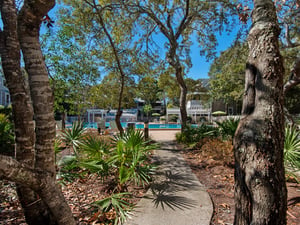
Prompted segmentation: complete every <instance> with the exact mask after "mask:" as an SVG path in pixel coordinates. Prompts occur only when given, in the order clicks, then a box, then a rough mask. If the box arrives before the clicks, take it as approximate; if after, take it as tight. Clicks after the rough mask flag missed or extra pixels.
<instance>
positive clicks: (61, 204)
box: [0, 155, 76, 225]
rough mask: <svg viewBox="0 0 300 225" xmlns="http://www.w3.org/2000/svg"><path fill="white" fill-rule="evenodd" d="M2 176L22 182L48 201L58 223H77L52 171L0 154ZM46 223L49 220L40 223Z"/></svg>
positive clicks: (0, 174)
mask: <svg viewBox="0 0 300 225" xmlns="http://www.w3.org/2000/svg"><path fill="white" fill-rule="evenodd" d="M0 177H4V178H5V179H7V180H10V181H13V182H16V183H18V184H22V185H24V186H26V187H28V188H31V189H32V190H34V191H35V192H36V193H38V194H39V196H40V197H41V199H42V200H43V201H44V202H45V203H47V206H48V207H49V208H50V210H51V212H52V214H53V216H54V218H55V220H56V222H57V224H58V225H75V224H76V222H75V220H74V218H73V217H72V216H70V213H71V210H70V207H69V206H68V205H67V204H66V203H65V201H62V199H64V196H63V194H62V192H61V190H60V188H59V187H58V185H57V184H56V183H55V182H53V177H52V174H51V173H49V172H45V171H40V170H32V169H31V168H29V167H27V166H26V165H25V164H21V163H19V162H18V161H16V160H14V159H13V158H11V157H8V156H4V155H0ZM44 224H48V221H46V223H41V224H40V225H44Z"/></svg>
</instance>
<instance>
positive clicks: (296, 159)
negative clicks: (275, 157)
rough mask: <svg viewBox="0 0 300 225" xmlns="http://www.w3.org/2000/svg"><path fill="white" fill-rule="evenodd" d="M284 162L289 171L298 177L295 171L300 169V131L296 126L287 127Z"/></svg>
mask: <svg viewBox="0 0 300 225" xmlns="http://www.w3.org/2000/svg"><path fill="white" fill-rule="evenodd" d="M284 164H285V167H286V168H287V169H288V170H287V173H288V174H289V173H290V175H292V176H293V177H295V178H296V176H295V175H294V174H293V172H296V171H299V170H300V132H299V130H297V128H296V127H295V126H290V125H287V126H286V128H285V140H284Z"/></svg>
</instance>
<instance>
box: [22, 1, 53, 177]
mask: <svg viewBox="0 0 300 225" xmlns="http://www.w3.org/2000/svg"><path fill="white" fill-rule="evenodd" d="M33 3H34V4H33ZM54 4H55V1H54V0H51V1H42V0H41V1H39V0H36V1H32V0H28V1H25V2H24V6H23V7H22V9H21V11H20V13H19V16H18V36H19V41H20V45H21V49H22V53H23V58H24V61H25V69H26V71H27V73H28V76H29V86H30V92H31V99H32V102H33V109H34V116H35V122H36V143H35V150H36V165H35V167H36V168H38V169H41V170H46V171H48V172H51V173H52V174H53V177H55V163H54V149H53V148H54V147H53V146H54V144H53V143H54V138H55V128H56V126H55V120H54V114H53V93H52V90H51V87H50V85H49V78H48V72H47V68H46V65H45V62H44V60H43V55H42V51H41V46H40V43H39V31H40V25H41V22H42V18H43V17H44V16H45V15H46V14H47V13H48V11H49V10H50V9H51V8H52V7H54Z"/></svg>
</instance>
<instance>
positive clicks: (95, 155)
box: [79, 136, 111, 178]
mask: <svg viewBox="0 0 300 225" xmlns="http://www.w3.org/2000/svg"><path fill="white" fill-rule="evenodd" d="M110 149H111V145H110V144H109V143H108V142H107V140H104V139H101V138H100V137H98V136H87V137H86V138H85V139H84V140H83V142H82V144H81V146H80V150H79V151H80V166H81V167H83V168H85V169H88V170H89V171H90V172H94V173H98V175H101V177H102V178H104V177H105V176H107V175H108V174H109V170H110V165H109V163H108V161H109V157H110V152H111V151H110Z"/></svg>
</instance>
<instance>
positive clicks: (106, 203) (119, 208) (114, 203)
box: [93, 192, 133, 224]
mask: <svg viewBox="0 0 300 225" xmlns="http://www.w3.org/2000/svg"><path fill="white" fill-rule="evenodd" d="M126 198H130V193H128V192H122V193H117V194H112V195H110V196H109V197H107V198H104V199H101V200H99V201H96V202H94V203H93V204H94V205H96V206H97V207H99V208H100V209H101V211H102V212H103V213H106V212H109V211H110V210H111V209H114V210H115V212H116V218H115V220H114V224H123V223H124V222H125V219H126V217H127V216H128V215H129V211H130V210H131V209H132V206H133V205H132V204H131V203H129V202H128V201H126V200H125V199H126Z"/></svg>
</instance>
